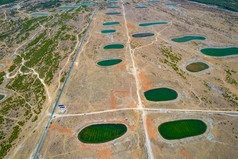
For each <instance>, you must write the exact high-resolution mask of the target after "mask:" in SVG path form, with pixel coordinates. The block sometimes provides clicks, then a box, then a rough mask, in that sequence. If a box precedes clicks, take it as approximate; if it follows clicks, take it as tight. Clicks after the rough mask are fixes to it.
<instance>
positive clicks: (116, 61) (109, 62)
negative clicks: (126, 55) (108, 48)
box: [97, 59, 122, 66]
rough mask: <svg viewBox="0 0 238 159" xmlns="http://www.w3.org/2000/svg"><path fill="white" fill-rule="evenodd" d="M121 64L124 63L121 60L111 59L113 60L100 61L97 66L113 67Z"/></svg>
mask: <svg viewBox="0 0 238 159" xmlns="http://www.w3.org/2000/svg"><path fill="white" fill-rule="evenodd" d="M121 62H122V60H121V59H111V60H104V61H99V62H98V63H97V64H98V65H99V66H113V65H116V64H119V63H121Z"/></svg>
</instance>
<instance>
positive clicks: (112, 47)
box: [104, 44, 124, 49]
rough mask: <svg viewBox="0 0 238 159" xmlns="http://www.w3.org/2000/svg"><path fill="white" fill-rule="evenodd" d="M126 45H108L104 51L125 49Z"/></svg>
mask: <svg viewBox="0 0 238 159" xmlns="http://www.w3.org/2000/svg"><path fill="white" fill-rule="evenodd" d="M123 48H124V45H122V44H110V45H106V46H104V49H123Z"/></svg>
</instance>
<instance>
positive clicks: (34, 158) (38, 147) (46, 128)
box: [33, 0, 101, 159]
mask: <svg viewBox="0 0 238 159" xmlns="http://www.w3.org/2000/svg"><path fill="white" fill-rule="evenodd" d="M100 1H101V0H99V1H98V4H97V6H96V8H95V10H94V13H93V16H92V18H91V20H90V22H89V24H88V27H87V30H86V32H85V34H84V36H83V39H82V41H81V43H80V45H79V49H78V51H77V53H76V55H75V57H74V60H73V62H72V64H71V67H70V69H69V72H68V74H67V77H66V79H65V82H64V84H63V86H62V89H61V91H60V94H59V96H58V98H57V101H56V103H55V105H54V108H53V110H52V113H51V115H50V118H49V120H48V122H47V124H46V127H45V130H44V132H43V134H42V136H41V139H40V142H39V144H38V146H37V148H36V152H35V154H34V157H33V159H36V157H37V155H38V152H39V150H40V148H41V144H42V142H43V140H44V138H45V134H46V132H47V130H48V128H49V125H50V122H51V120H52V118H53V115H54V113H55V110H56V108H57V105H58V102H59V99H60V97H61V94H62V92H63V90H64V87H65V85H66V83H67V81H68V78H69V75H70V72H71V70H72V68H73V66H74V62H75V60H76V59H77V56H78V54H79V51H80V49H81V47H82V44H83V41H84V39H85V37H86V35H87V32H88V30H89V27H90V25H91V23H92V20H93V17H94V16H95V14H96V12H97V9H98V6H99V4H100Z"/></svg>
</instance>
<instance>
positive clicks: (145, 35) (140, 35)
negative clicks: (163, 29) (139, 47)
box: [132, 33, 155, 38]
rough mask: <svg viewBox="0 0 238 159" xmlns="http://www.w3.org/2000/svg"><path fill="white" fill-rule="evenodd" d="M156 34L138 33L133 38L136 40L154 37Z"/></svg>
mask: <svg viewBox="0 0 238 159" xmlns="http://www.w3.org/2000/svg"><path fill="white" fill-rule="evenodd" d="M154 35H155V34H154V33H137V34H133V35H132V37H134V38H143V37H148V36H154Z"/></svg>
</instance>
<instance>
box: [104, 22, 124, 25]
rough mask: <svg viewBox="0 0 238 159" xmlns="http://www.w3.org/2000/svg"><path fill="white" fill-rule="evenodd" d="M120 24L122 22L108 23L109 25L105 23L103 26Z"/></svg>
mask: <svg viewBox="0 0 238 159" xmlns="http://www.w3.org/2000/svg"><path fill="white" fill-rule="evenodd" d="M117 24H120V22H107V23H103V25H117Z"/></svg>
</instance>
